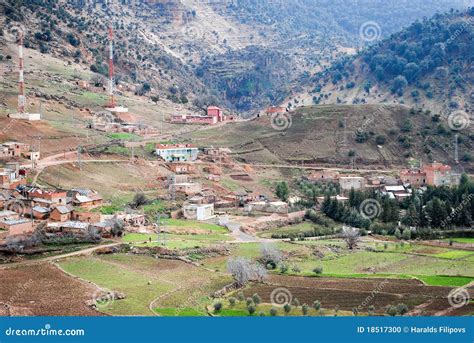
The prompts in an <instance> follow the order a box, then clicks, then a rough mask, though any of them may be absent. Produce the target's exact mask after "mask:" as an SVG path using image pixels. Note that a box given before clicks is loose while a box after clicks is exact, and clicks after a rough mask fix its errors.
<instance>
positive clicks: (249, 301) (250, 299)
mask: <svg viewBox="0 0 474 343" xmlns="http://www.w3.org/2000/svg"><path fill="white" fill-rule="evenodd" d="M246 302H247V306H249V305H252V304H253V303H254V302H253V300H252V298H247V300H246Z"/></svg>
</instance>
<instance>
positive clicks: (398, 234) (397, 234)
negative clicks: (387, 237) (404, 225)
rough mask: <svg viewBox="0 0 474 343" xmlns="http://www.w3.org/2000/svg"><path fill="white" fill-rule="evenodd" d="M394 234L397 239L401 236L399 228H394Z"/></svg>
mask: <svg viewBox="0 0 474 343" xmlns="http://www.w3.org/2000/svg"><path fill="white" fill-rule="evenodd" d="M394 236H395V237H396V238H397V239H400V238H402V233H401V232H400V229H399V228H397V229H396V230H395V233H394Z"/></svg>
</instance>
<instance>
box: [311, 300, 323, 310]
mask: <svg viewBox="0 0 474 343" xmlns="http://www.w3.org/2000/svg"><path fill="white" fill-rule="evenodd" d="M313 308H314V309H315V310H316V311H319V310H320V309H321V302H320V301H319V300H315V301H314V302H313Z"/></svg>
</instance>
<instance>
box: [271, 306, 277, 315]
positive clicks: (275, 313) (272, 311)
mask: <svg viewBox="0 0 474 343" xmlns="http://www.w3.org/2000/svg"><path fill="white" fill-rule="evenodd" d="M277 314H278V310H277V309H276V308H275V307H272V308H271V309H270V316H272V317H275V316H276V315H277Z"/></svg>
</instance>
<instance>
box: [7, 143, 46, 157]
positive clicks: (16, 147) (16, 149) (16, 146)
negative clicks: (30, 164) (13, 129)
mask: <svg viewBox="0 0 474 343" xmlns="http://www.w3.org/2000/svg"><path fill="white" fill-rule="evenodd" d="M23 158H26V159H30V160H35V161H37V160H39V158H40V152H39V151H36V150H35V151H34V150H32V149H31V146H30V144H26V143H20V142H5V143H1V144H0V160H2V161H11V160H19V159H23Z"/></svg>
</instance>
